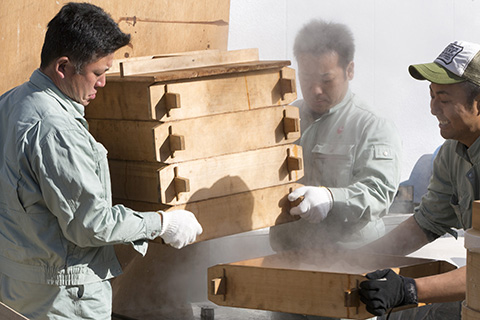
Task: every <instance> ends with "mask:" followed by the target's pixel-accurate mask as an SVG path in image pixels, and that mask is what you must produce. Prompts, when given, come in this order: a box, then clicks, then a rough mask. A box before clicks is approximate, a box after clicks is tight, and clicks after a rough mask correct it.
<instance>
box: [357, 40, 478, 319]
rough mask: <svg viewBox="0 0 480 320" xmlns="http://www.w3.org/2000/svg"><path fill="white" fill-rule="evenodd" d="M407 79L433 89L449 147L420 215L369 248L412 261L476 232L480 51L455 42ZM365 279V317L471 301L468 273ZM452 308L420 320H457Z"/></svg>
mask: <svg viewBox="0 0 480 320" xmlns="http://www.w3.org/2000/svg"><path fill="white" fill-rule="evenodd" d="M409 72H410V75H411V76H412V77H413V78H415V79H418V80H428V81H430V96H431V102H430V109H431V113H432V114H433V115H434V116H435V117H437V119H438V122H439V128H440V134H441V136H442V137H443V138H445V139H446V141H445V142H444V144H443V145H442V147H441V149H440V150H439V152H438V154H437V156H436V157H435V160H434V165H433V176H432V178H431V180H430V184H429V187H428V192H427V193H426V195H425V196H424V197H423V198H422V201H421V203H420V205H419V206H418V207H417V208H415V212H414V215H413V216H412V217H411V218H409V219H407V220H406V221H405V222H403V223H402V224H400V225H399V226H398V227H397V228H395V229H394V230H392V231H391V232H390V233H389V234H387V235H386V236H385V237H383V238H381V239H379V240H378V241H376V242H374V243H371V244H370V245H368V246H367V247H365V249H367V250H369V251H373V252H375V253H381V254H394V255H406V254H409V253H411V252H413V251H416V250H417V249H419V248H421V247H423V246H424V245H425V244H427V243H429V242H431V241H434V240H435V239H437V238H438V237H440V236H442V235H444V234H446V233H449V234H451V235H453V236H455V237H457V232H456V231H455V230H454V229H464V230H466V229H468V228H471V226H472V203H473V201H474V200H478V199H480V184H479V172H478V170H479V169H478V168H479V167H480V139H479V137H480V44H475V43H470V42H465V41H455V42H453V43H450V44H449V45H448V46H447V47H446V48H445V49H444V50H443V51H442V53H441V54H440V55H439V56H438V57H437V59H435V61H434V62H432V63H425V64H417V65H411V66H410V67H409ZM367 278H368V279H370V280H369V281H365V282H362V283H361V288H362V289H361V291H360V293H361V297H362V301H363V302H364V303H366V305H367V310H368V311H369V312H371V313H373V314H375V315H383V314H384V313H386V312H387V311H388V310H390V309H391V308H393V307H396V306H401V305H406V304H412V303H417V302H427V303H434V302H447V301H460V300H463V299H464V298H465V291H466V268H465V267H462V268H459V269H456V270H454V271H451V272H448V273H445V274H440V275H436V276H431V277H426V278H419V279H415V280H414V279H410V278H405V277H402V276H399V275H397V274H395V273H394V272H393V271H392V270H389V269H386V270H377V271H376V272H373V273H370V274H368V275H367ZM379 279H382V281H378V280H379ZM454 306H455V307H454V308H453V309H452V308H451V309H450V311H453V313H452V314H450V315H446V314H445V309H438V310H441V311H438V312H437V311H436V310H437V308H441V307H442V306H441V305H439V304H437V305H435V304H434V305H433V307H430V310H429V313H428V317H427V318H422V319H440V318H442V319H459V318H460V310H461V307H460V304H459V303H457V304H454ZM392 319H393V317H392ZM412 319H413V317H412Z"/></svg>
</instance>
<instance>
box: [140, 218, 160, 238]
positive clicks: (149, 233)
mask: <svg viewBox="0 0 480 320" xmlns="http://www.w3.org/2000/svg"><path fill="white" fill-rule="evenodd" d="M143 214H144V219H145V227H146V228H145V232H146V238H147V239H149V240H153V239H155V238H157V237H158V236H160V233H161V231H162V216H161V213H160V211H159V212H144V213H143Z"/></svg>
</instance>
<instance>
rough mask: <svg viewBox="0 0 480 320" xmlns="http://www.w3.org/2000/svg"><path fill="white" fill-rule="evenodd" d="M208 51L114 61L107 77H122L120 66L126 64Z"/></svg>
mask: <svg viewBox="0 0 480 320" xmlns="http://www.w3.org/2000/svg"><path fill="white" fill-rule="evenodd" d="M205 51H206V50H200V51H199V50H197V51H184V52H174V53H165V54H156V55H148V56H141V57H131V58H123V59H115V60H113V63H112V67H111V68H110V69H108V71H107V72H106V75H107V76H120V64H121V63H124V62H127V61H128V62H132V61H148V60H152V59H159V58H167V57H178V56H185V55H189V56H191V55H196V54H202V53H205ZM208 51H212V52H215V51H216V52H218V51H219V50H208Z"/></svg>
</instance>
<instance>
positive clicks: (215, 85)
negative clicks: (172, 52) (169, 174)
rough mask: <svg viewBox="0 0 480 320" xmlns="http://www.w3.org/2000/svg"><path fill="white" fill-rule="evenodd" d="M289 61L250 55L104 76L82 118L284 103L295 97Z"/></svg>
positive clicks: (167, 117) (181, 115)
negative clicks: (141, 73) (230, 60)
mask: <svg viewBox="0 0 480 320" xmlns="http://www.w3.org/2000/svg"><path fill="white" fill-rule="evenodd" d="M289 64H290V62H289V61H253V62H248V63H233V64H229V65H215V66H210V67H201V68H194V69H187V70H174V71H170V72H161V73H158V74H156V75H154V76H138V77H135V76H131V77H124V78H122V77H116V76H110V77H108V78H107V85H106V86H105V88H103V89H102V90H99V91H98V94H97V97H96V99H95V100H93V101H92V102H91V103H90V105H89V106H88V107H87V108H86V110H85V116H86V118H87V119H118V120H158V121H162V122H165V121H174V120H179V119H189V118H198V117H204V116H212V115H215V114H220V113H227V112H237V111H248V110H252V109H256V108H262V107H268V106H279V105H286V104H289V103H291V102H293V101H294V100H295V99H296V97H297V93H296V86H295V70H293V69H291V68H288V67H286V66H287V65H289Z"/></svg>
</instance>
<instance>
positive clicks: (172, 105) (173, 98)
mask: <svg viewBox="0 0 480 320" xmlns="http://www.w3.org/2000/svg"><path fill="white" fill-rule="evenodd" d="M165 107H166V108H167V110H170V109H178V108H180V94H178V93H172V92H165Z"/></svg>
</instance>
